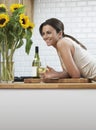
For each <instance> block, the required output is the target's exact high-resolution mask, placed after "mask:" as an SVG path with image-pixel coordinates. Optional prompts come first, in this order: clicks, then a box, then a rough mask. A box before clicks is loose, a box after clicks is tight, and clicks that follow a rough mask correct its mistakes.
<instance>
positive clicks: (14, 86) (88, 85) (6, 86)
mask: <svg viewBox="0 0 96 130" xmlns="http://www.w3.org/2000/svg"><path fill="white" fill-rule="evenodd" d="M95 88H96V82H93V83H24V82H14V83H0V89H95Z"/></svg>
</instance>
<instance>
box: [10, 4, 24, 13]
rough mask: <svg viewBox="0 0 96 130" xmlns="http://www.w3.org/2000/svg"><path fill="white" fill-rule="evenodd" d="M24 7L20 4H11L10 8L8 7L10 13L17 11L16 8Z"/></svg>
mask: <svg viewBox="0 0 96 130" xmlns="http://www.w3.org/2000/svg"><path fill="white" fill-rule="evenodd" d="M23 6H24V5H22V4H12V5H11V6H10V11H11V12H14V11H15V10H16V9H18V8H21V7H23Z"/></svg>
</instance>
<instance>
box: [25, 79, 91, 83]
mask: <svg viewBox="0 0 96 130" xmlns="http://www.w3.org/2000/svg"><path fill="white" fill-rule="evenodd" d="M43 82H44V83H89V82H91V81H90V80H89V79H87V78H64V79H45V80H43ZM24 83H40V78H27V79H24Z"/></svg>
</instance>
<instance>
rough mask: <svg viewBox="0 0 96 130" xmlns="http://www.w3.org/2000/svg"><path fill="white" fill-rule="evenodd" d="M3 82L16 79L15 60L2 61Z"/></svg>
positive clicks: (0, 63)
mask: <svg viewBox="0 0 96 130" xmlns="http://www.w3.org/2000/svg"><path fill="white" fill-rule="evenodd" d="M0 69H1V70H0V77H1V78H0V80H1V83H12V82H13V81H14V62H13V61H12V62H8V61H4V62H0Z"/></svg>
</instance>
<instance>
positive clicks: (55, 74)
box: [43, 66, 69, 79]
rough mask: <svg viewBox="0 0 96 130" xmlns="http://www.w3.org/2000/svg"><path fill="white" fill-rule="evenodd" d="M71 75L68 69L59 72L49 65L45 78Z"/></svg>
mask: <svg viewBox="0 0 96 130" xmlns="http://www.w3.org/2000/svg"><path fill="white" fill-rule="evenodd" d="M65 77H69V75H68V73H67V72H66V71H62V72H57V71H56V70H54V69H53V68H52V67H49V66H47V68H46V72H45V73H44V74H43V78H44V79H53V78H57V79H59V78H65Z"/></svg>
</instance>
